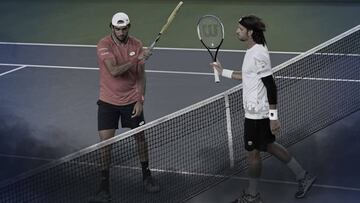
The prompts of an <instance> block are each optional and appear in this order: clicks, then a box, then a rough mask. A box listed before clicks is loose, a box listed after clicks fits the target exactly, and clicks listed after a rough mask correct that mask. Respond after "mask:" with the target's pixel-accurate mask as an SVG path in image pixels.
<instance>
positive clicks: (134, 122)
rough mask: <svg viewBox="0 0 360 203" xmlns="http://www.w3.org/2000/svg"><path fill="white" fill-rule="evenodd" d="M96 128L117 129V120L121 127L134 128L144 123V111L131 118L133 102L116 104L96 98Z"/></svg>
mask: <svg viewBox="0 0 360 203" xmlns="http://www.w3.org/2000/svg"><path fill="white" fill-rule="evenodd" d="M97 104H98V130H99V131H100V130H108V129H118V128H119V120H121V127H122V128H131V129H134V128H136V127H139V126H141V125H144V124H145V119H144V113H143V112H141V115H140V116H137V117H135V118H131V116H132V111H133V108H134V106H135V103H132V104H128V105H125V106H117V105H113V104H109V103H106V102H104V101H101V100H98V102H97Z"/></svg>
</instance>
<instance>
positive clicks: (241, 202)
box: [231, 191, 263, 203]
mask: <svg viewBox="0 0 360 203" xmlns="http://www.w3.org/2000/svg"><path fill="white" fill-rule="evenodd" d="M231 203H263V201H262V199H261V197H260V193H257V194H256V195H251V194H248V193H246V192H245V191H244V192H243V194H242V196H241V198H239V199H236V200H234V201H232V202H231Z"/></svg>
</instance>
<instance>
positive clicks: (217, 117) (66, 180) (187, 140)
mask: <svg viewBox="0 0 360 203" xmlns="http://www.w3.org/2000/svg"><path fill="white" fill-rule="evenodd" d="M359 30H360V25H359V26H356V27H354V28H352V29H351V30H349V31H347V32H344V33H343V34H341V35H339V36H337V37H335V38H333V39H331V40H329V41H327V42H325V43H323V44H321V45H319V46H317V47H315V48H313V49H311V50H309V51H307V52H305V53H303V54H301V55H299V56H297V57H294V58H293V59H291V60H289V61H287V62H285V63H283V64H281V65H279V66H277V67H275V68H274V76H275V78H276V83H277V86H278V96H279V104H278V106H279V107H278V109H279V115H280V118H281V121H282V127H283V128H282V131H281V133H280V135H279V137H278V141H279V142H280V143H281V144H283V145H285V146H289V145H292V144H295V143H297V142H299V141H300V140H302V139H304V138H306V137H307V136H310V135H312V134H313V133H315V132H317V131H319V130H321V129H323V128H324V127H326V126H328V125H330V124H332V123H334V122H336V121H337V120H339V119H342V118H344V117H346V116H347V115H349V114H351V113H353V112H355V111H358V110H359V109H360V91H359V87H360V31H359ZM243 115H244V112H243V108H242V85H239V86H236V87H234V88H232V89H230V90H228V91H226V92H223V93H221V94H219V95H216V96H214V97H211V98H209V99H206V100H204V101H201V102H199V103H196V104H194V105H192V106H189V107H187V108H185V109H182V110H180V111H177V112H175V113H173V114H170V115H167V116H165V117H162V118H160V119H157V120H155V121H153V122H150V123H148V124H145V125H143V126H141V127H139V128H136V129H134V130H131V131H128V132H125V133H123V134H121V135H119V136H116V137H114V138H112V139H110V140H107V141H104V142H101V143H99V144H96V145H93V146H91V147H88V148H86V149H83V150H81V151H79V152H77V153H74V154H71V155H69V156H66V157H64V158H62V159H59V160H56V161H54V162H52V163H50V164H48V165H45V166H43V167H41V168H38V169H36V170H33V171H31V172H29V173H25V174H23V175H20V176H18V177H17V178H15V179H13V180H9V181H6V182H4V183H2V185H1V188H0V200H1V202H88V200H89V198H90V197H91V196H93V195H94V194H95V192H96V189H97V186H98V183H99V180H100V172H99V171H100V169H101V150H102V149H104V148H106V147H109V146H111V149H112V150H111V157H112V161H111V169H110V177H111V192H112V198H113V202H184V201H186V200H187V199H189V198H191V197H193V196H194V195H196V194H198V193H199V192H201V191H204V190H205V189H208V188H209V187H211V186H213V185H214V184H217V183H219V182H221V181H223V180H225V179H226V178H228V177H229V175H232V174H234V173H238V172H241V171H243V170H244V169H245V168H246V167H247V165H246V161H245V156H246V152H245V150H244V148H243V139H242V135H243ZM142 131H143V132H144V133H145V137H146V140H147V143H148V150H149V157H150V168H151V169H152V174H153V176H154V177H155V178H156V179H157V180H158V182H159V183H160V185H161V191H160V192H159V193H156V194H149V193H146V192H145V191H144V189H143V185H142V177H141V168H140V166H139V165H140V164H139V158H138V154H137V149H136V144H135V139H134V136H135V135H136V134H137V133H139V132H142Z"/></svg>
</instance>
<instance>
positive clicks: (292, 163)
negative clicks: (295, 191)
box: [286, 157, 306, 180]
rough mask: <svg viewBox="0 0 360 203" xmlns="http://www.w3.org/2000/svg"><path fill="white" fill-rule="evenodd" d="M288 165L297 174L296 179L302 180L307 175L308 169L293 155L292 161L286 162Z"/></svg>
mask: <svg viewBox="0 0 360 203" xmlns="http://www.w3.org/2000/svg"><path fill="white" fill-rule="evenodd" d="M286 165H287V167H289V169H290V170H291V171H292V172H293V173H294V174H295V176H296V180H301V179H303V178H304V177H305V173H306V171H305V170H304V169H303V168H302V166H301V165H300V164H299V163H298V162H297V161H296V160H295V159H294V157H292V158H291V159H290V161H289V162H288V163H287V164H286Z"/></svg>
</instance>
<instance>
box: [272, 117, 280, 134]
mask: <svg viewBox="0 0 360 203" xmlns="http://www.w3.org/2000/svg"><path fill="white" fill-rule="evenodd" d="M280 125H281V124H280V121H279V120H270V129H271V133H272V134H273V135H277V134H279V132H280Z"/></svg>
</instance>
